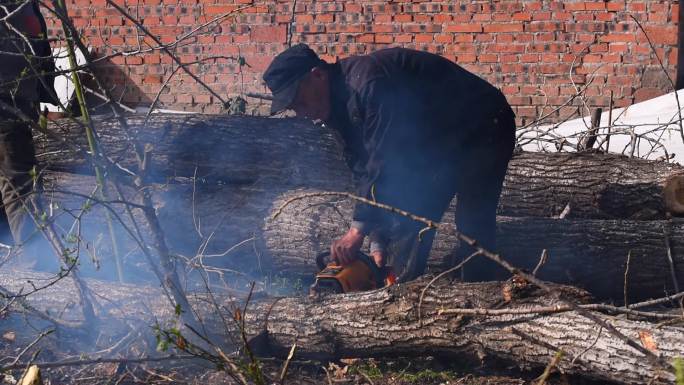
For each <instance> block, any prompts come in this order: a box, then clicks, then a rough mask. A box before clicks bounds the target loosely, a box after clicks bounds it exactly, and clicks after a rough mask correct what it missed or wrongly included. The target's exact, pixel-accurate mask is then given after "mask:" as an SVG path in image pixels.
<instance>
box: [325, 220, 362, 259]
mask: <svg viewBox="0 0 684 385" xmlns="http://www.w3.org/2000/svg"><path fill="white" fill-rule="evenodd" d="M363 238H365V235H363V233H362V232H361V231H360V230H359V229H356V228H354V227H352V228H351V229H349V231H347V233H346V234H344V236H343V237H342V238H340V239H338V240H336V241H334V242H333V243H332V245H331V246H330V256H331V257H332V259H333V260H334V261H337V263H339V264H340V265H342V266H345V265H348V264H350V263H352V262H354V261H355V260H356V258H357V255H358V254H359V250H360V249H361V245H362V244H363Z"/></svg>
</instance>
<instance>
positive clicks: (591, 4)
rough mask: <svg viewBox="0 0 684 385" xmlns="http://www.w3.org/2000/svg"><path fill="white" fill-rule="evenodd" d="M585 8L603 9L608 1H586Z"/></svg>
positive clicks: (588, 9)
mask: <svg viewBox="0 0 684 385" xmlns="http://www.w3.org/2000/svg"><path fill="white" fill-rule="evenodd" d="M584 8H585V9H586V10H587V11H603V10H604V9H606V3H605V2H604V1H595V2H585V3H584Z"/></svg>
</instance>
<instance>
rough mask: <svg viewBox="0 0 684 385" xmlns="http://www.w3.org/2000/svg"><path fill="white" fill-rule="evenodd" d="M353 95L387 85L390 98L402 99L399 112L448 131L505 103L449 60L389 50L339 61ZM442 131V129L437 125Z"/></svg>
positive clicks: (476, 78)
mask: <svg viewBox="0 0 684 385" xmlns="http://www.w3.org/2000/svg"><path fill="white" fill-rule="evenodd" d="M340 64H341V66H342V71H343V72H344V73H345V74H346V75H347V76H346V77H347V81H348V83H349V85H350V86H351V88H352V89H354V90H356V91H360V92H363V89H364V87H366V86H368V84H369V83H370V82H373V81H380V82H384V83H385V84H391V87H392V88H393V90H392V93H393V96H399V97H403V98H406V99H407V100H406V101H405V103H400V104H402V106H403V108H408V109H409V110H411V111H413V113H414V114H415V115H416V116H420V117H421V119H423V121H424V119H426V118H429V119H430V120H431V121H432V122H433V123H438V124H439V123H445V124H446V125H449V126H451V125H453V122H454V120H455V119H458V118H459V117H461V116H462V115H463V114H467V115H468V116H470V117H474V118H476V117H477V116H478V113H479V112H480V111H482V112H485V111H488V110H489V106H488V105H494V104H496V105H497V107H498V106H500V105H501V104H503V103H505V98H504V97H503V95H502V94H501V92H500V91H499V90H498V89H497V88H495V87H494V86H492V85H491V84H489V83H488V82H486V81H485V80H483V79H481V78H480V77H478V76H477V75H475V74H473V73H470V72H468V71H467V70H465V69H464V68H462V67H461V66H459V65H457V64H455V63H453V62H451V61H450V60H448V59H446V58H444V57H441V56H438V55H435V54H431V53H428V52H423V51H416V50H411V49H405V48H389V49H383V50H379V51H376V52H373V53H371V54H369V55H366V56H353V57H350V58H346V59H342V60H340ZM440 125H441V124H440Z"/></svg>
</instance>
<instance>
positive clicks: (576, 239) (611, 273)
mask: <svg viewBox="0 0 684 385" xmlns="http://www.w3.org/2000/svg"><path fill="white" fill-rule="evenodd" d="M307 192H311V191H307ZM303 193H304V192H302V191H299V192H292V193H289V194H287V195H286V196H284V197H282V198H281V199H279V200H278V201H277V202H276V203H277V204H275V205H274V207H279V206H280V205H282V204H283V203H285V202H288V201H289V200H291V199H292V198H293V197H295V196H297V195H301V194H303ZM351 210H352V204H351V202H349V201H343V202H336V201H335V199H331V198H329V197H322V196H319V197H311V198H307V199H301V200H295V201H291V203H290V204H289V205H288V206H286V207H285V208H284V209H283V210H282V212H280V214H279V215H278V216H277V217H276V218H275V219H274V220H272V221H267V222H266V225H265V226H264V229H263V234H262V237H263V240H264V244H265V247H266V248H267V249H268V251H269V253H268V255H269V256H270V257H271V262H270V263H271V264H272V266H273V269H274V270H275V271H282V272H289V273H294V274H297V273H299V274H301V273H302V272H308V273H309V274H314V273H315V271H316V264H315V261H314V259H313V258H314V256H315V255H316V254H318V253H319V252H321V251H325V250H327V248H328V247H329V246H330V244H331V242H332V241H333V240H334V239H335V238H336V237H339V236H340V235H341V234H342V233H344V231H345V229H346V227H347V225H348V224H347V223H346V220H347V219H348V218H349V217H350V215H351ZM497 222H498V224H497V246H498V250H497V251H498V252H500V253H501V255H502V256H503V257H504V258H505V259H506V260H508V261H509V262H511V263H513V264H514V265H515V266H518V267H521V268H525V269H529V270H530V271H531V270H532V269H533V268H534V267H535V266H536V264H537V263H538V262H539V259H540V256H541V254H542V251H543V250H544V249H547V251H548V255H549V258H548V261H547V262H546V264H545V265H544V266H543V267H542V268H541V270H540V273H539V274H540V277H541V278H542V279H546V280H549V281H553V282H558V283H564V284H570V285H576V286H579V287H582V288H584V289H586V290H588V291H590V292H591V293H592V295H594V296H596V297H598V298H602V299H613V300H616V301H622V300H623V298H624V294H623V292H624V282H625V270H626V262H627V255H628V254H631V258H630V266H629V272H628V274H627V278H626V280H627V293H628V297H629V298H630V300H631V301H634V300H640V299H645V298H649V297H658V296H662V295H663V294H664V293H672V292H673V291H674V285H673V280H672V275H671V271H670V265H669V262H668V259H667V248H666V243H667V241H669V244H670V247H671V254H672V256H673V259H674V268H675V273H676V274H675V275H676V277H677V279H678V281H679V282H680V283H681V282H684V235H683V234H684V222H682V221H681V220H678V219H672V220H663V221H635V220H626V219H622V220H599V219H552V218H529V217H528V218H512V217H498V221H497ZM442 223H444V224H447V227H446V228H445V229H443V230H444V231H438V232H437V234H436V236H435V241H434V243H433V246H432V250H431V253H430V257H429V261H428V263H429V267H430V268H432V269H434V270H436V271H440V270H443V269H444V268H446V267H448V266H450V265H452V264H453V261H451V257H450V255H452V254H453V252H454V250H455V249H456V248H457V247H458V240H457V238H456V236H455V233H454V230H455V228H454V226H449V225H450V224H453V223H454V212H453V211H451V210H449V211H447V212H446V213H445V214H444V217H443V218H442ZM666 234H667V236H666ZM666 238H667V240H666ZM391 262H392V261H391V260H390V263H391Z"/></svg>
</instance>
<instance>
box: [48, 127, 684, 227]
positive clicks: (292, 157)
mask: <svg viewBox="0 0 684 385" xmlns="http://www.w3.org/2000/svg"><path fill="white" fill-rule="evenodd" d="M143 121H144V119H143V117H141V116H132V117H130V118H129V123H130V125H131V127H132V128H133V132H131V133H129V134H126V133H124V132H123V131H122V129H121V127H119V126H118V123H116V121H115V120H112V119H100V120H98V121H96V127H97V128H98V133H99V137H100V140H101V142H102V146H101V147H102V148H103V149H104V150H105V151H106V153H107V154H108V155H109V156H110V157H111V158H112V159H115V160H117V161H119V162H120V163H121V164H122V165H123V166H125V167H127V168H131V169H135V167H136V166H135V165H136V161H135V157H134V154H133V150H132V148H131V145H130V142H129V140H128V138H129V137H133V138H137V139H138V140H140V141H141V142H143V143H147V144H149V145H151V146H152V147H153V150H152V152H151V154H152V166H151V168H152V170H153V172H152V174H151V175H150V177H151V178H152V180H156V181H158V182H166V181H168V180H169V179H170V178H177V179H178V178H180V179H181V180H182V179H184V178H192V177H193V176H196V177H197V179H198V180H199V181H200V182H202V183H207V184H209V185H216V184H219V185H230V186H232V187H243V188H248V189H249V188H254V189H256V190H264V189H266V190H269V191H271V192H275V193H276V194H275V196H277V195H279V194H280V193H282V192H284V191H286V190H289V189H292V188H295V187H306V188H319V189H322V190H329V191H351V189H352V184H351V175H350V172H349V170H348V169H347V167H346V165H345V164H344V161H343V158H342V149H341V146H340V143H339V142H338V140H337V138H336V135H335V134H334V132H333V131H332V130H330V129H327V128H322V127H316V126H314V125H312V124H311V123H308V122H306V121H303V120H297V119H269V118H260V117H235V116H198V115H165V114H155V115H152V117H151V119H150V121H149V123H148V125H147V126H146V127H142V124H143ZM51 130H53V131H54V132H55V133H56V134H57V135H59V136H60V137H64V138H66V139H67V140H68V141H69V142H71V143H76V144H78V143H84V140H85V139H84V135H83V133H82V132H81V130H80V128H79V126H78V125H75V124H73V123H69V122H65V121H60V122H58V123H56V124H53V125H52V126H51ZM35 135H36V148H37V156H38V159H39V161H40V162H41V163H43V164H45V165H47V166H48V167H50V168H52V169H54V170H58V171H69V172H80V173H88V172H89V170H90V167H89V166H88V164H87V161H85V160H84V159H83V157H82V156H81V155H78V154H75V153H73V152H70V151H69V150H68V149H65V148H64V145H62V144H61V143H59V142H58V141H56V140H54V139H51V138H50V137H47V136H45V135H43V134H38V133H36V134H35ZM683 171H684V169H682V168H681V167H680V166H676V165H673V164H670V163H663V162H652V161H644V160H639V159H629V158H626V157H623V156H619V155H606V154H595V153H522V154H516V155H515V156H514V158H513V160H512V161H511V163H510V166H509V172H508V176H507V177H506V182H505V184H504V190H503V193H502V197H501V203H500V207H499V214H500V215H505V216H536V217H553V216H558V215H559V214H560V213H561V212H563V211H564V209H565V208H566V206H568V205H569V209H570V211H569V213H568V217H569V218H603V219H609V218H612V219H664V218H665V210H664V208H663V203H662V197H661V190H662V186H663V184H664V183H665V180H666V179H667V177H668V176H670V175H672V174H677V173H682V172H683Z"/></svg>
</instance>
